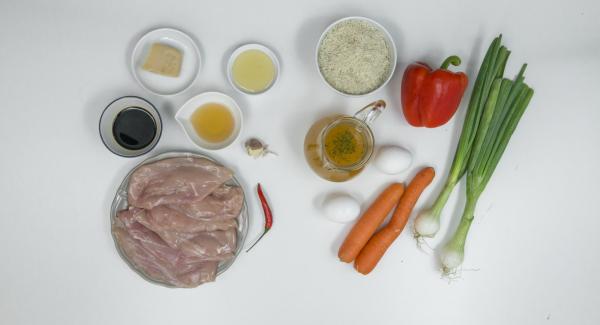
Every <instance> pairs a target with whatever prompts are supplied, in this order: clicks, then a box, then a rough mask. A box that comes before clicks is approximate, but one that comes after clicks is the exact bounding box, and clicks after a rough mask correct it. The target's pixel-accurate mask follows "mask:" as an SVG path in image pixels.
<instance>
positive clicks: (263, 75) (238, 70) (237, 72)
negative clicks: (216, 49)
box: [227, 43, 280, 95]
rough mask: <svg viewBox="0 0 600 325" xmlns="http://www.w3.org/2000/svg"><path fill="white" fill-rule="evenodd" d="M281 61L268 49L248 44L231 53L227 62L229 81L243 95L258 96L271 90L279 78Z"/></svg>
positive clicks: (259, 45)
mask: <svg viewBox="0 0 600 325" xmlns="http://www.w3.org/2000/svg"><path fill="white" fill-rule="evenodd" d="M279 71H280V67H279V60H278V59H277V55H275V52H273V51H272V50H271V49H269V48H268V47H266V46H264V45H261V44H256V43H252V44H246V45H242V46H240V47H238V48H237V49H235V51H233V53H231V56H230V57H229V61H228V62H227V79H229V83H230V84H231V86H232V87H233V88H235V89H236V90H238V91H239V92H241V93H243V94H248V95H258V94H262V93H264V92H266V91H267V90H269V89H271V88H272V87H273V85H275V83H276V82H277V79H278V77H279Z"/></svg>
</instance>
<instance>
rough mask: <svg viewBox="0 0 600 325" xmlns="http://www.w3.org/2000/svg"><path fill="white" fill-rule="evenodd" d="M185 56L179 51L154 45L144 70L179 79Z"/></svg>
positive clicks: (157, 44) (166, 46) (158, 44)
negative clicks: (182, 60)
mask: <svg viewBox="0 0 600 325" xmlns="http://www.w3.org/2000/svg"><path fill="white" fill-rule="evenodd" d="M182 57H183V55H182V53H181V51H179V50H178V49H176V48H174V47H171V46H168V45H165V44H162V43H153V44H152V47H151V48H150V53H148V56H147V57H146V60H145V61H144V64H143V65H142V69H144V70H146V71H150V72H152V73H156V74H159V75H162V76H167V77H179V73H180V72H181V59H182Z"/></svg>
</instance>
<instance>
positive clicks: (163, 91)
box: [130, 28, 201, 95]
mask: <svg viewBox="0 0 600 325" xmlns="http://www.w3.org/2000/svg"><path fill="white" fill-rule="evenodd" d="M153 43H163V44H165V45H168V46H171V47H174V48H176V49H178V50H179V51H181V53H182V54H183V57H182V62H181V71H180V73H179V76H178V77H167V76H161V75H159V74H156V73H152V72H150V71H146V70H144V69H142V65H143V64H144V61H145V60H146V57H147V56H148V53H149V51H150V47H151V46H152V44H153ZM130 65H131V66H130V70H131V73H132V74H133V77H134V78H135V80H136V81H137V82H138V83H139V84H140V86H142V88H144V89H146V90H147V91H149V92H151V93H153V94H156V95H176V94H179V93H181V92H183V91H185V90H186V89H188V88H189V87H190V86H191V85H192V83H193V82H194V80H196V78H197V76H198V72H199V71H200V66H201V61H200V50H199V49H198V46H197V45H196V43H195V42H194V40H193V39H192V38H191V37H189V36H188V35H187V34H185V33H184V32H182V31H179V30H177V29H173V28H159V29H155V30H152V31H150V32H148V33H146V34H145V35H144V36H142V37H141V38H140V39H139V40H138V42H137V43H136V45H135V46H134V48H133V51H132V52H131V62H130Z"/></svg>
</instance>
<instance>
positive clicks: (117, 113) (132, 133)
mask: <svg viewBox="0 0 600 325" xmlns="http://www.w3.org/2000/svg"><path fill="white" fill-rule="evenodd" d="M99 130H100V138H101V139H102V142H103V143H104V145H105V146H106V148H108V150H110V151H111V152H112V153H114V154H116V155H119V156H122V157H137V156H141V155H143V154H145V153H147V152H149V151H150V150H152V149H153V148H154V147H155V146H156V144H157V143H158V140H160V136H161V133H162V120H161V118H160V114H159V113H158V110H156V107H154V105H152V104H151V103H150V102H149V101H147V100H145V99H143V98H141V97H136V96H125V97H120V98H117V99H115V100H114V101H112V102H111V103H110V104H108V106H106V108H105V109H104V111H103V112H102V116H101V117H100V125H99Z"/></svg>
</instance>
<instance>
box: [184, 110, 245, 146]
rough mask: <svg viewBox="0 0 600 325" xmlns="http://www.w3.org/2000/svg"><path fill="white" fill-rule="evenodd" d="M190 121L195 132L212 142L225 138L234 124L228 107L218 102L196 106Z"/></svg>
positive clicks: (230, 132)
mask: <svg viewBox="0 0 600 325" xmlns="http://www.w3.org/2000/svg"><path fill="white" fill-rule="evenodd" d="M190 121H191V122H192V125H193V126H194V130H195V131H196V134H198V136H199V137H200V138H202V139H204V140H205V141H208V142H212V143H219V142H223V141H225V140H227V139H228V138H229V137H230V136H231V134H232V133H233V128H234V126H235V121H234V119H233V114H231V111H230V110H229V108H228V107H227V106H224V105H222V104H218V103H208V104H204V105H202V106H200V107H198V108H197V109H196V111H195V112H194V114H192V118H191V120H190Z"/></svg>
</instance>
